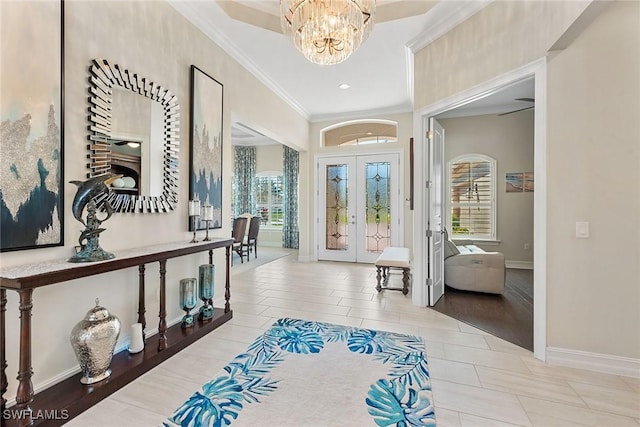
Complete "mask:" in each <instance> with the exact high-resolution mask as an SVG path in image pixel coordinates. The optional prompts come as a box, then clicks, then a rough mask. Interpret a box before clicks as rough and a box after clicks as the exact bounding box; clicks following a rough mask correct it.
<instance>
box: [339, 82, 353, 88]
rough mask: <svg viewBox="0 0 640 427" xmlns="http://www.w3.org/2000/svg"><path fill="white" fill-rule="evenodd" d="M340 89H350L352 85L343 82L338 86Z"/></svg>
mask: <svg viewBox="0 0 640 427" xmlns="http://www.w3.org/2000/svg"><path fill="white" fill-rule="evenodd" d="M338 87H339V88H340V89H349V88H350V87H351V86H350V85H348V84H346V83H342V84H341V85H340V86H338Z"/></svg>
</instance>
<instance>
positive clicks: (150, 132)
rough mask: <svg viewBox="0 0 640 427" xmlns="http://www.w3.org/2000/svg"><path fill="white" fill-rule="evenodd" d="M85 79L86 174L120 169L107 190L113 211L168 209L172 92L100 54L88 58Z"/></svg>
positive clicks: (175, 128)
mask: <svg viewBox="0 0 640 427" xmlns="http://www.w3.org/2000/svg"><path fill="white" fill-rule="evenodd" d="M89 85H90V87H89V95H90V97H89V104H90V106H89V122H90V126H89V146H88V149H89V156H88V157H89V163H88V165H87V167H88V168H89V172H88V173H87V177H88V178H93V177H95V176H99V175H104V174H107V173H117V174H122V175H123V178H122V179H121V180H116V181H115V182H113V183H112V189H113V191H112V192H111V193H110V194H109V195H108V196H107V197H108V200H109V202H110V203H111V206H113V208H114V210H115V211H116V212H140V213H142V212H168V211H170V210H173V209H174V208H175V204H176V203H177V201H178V172H179V171H178V152H179V148H178V144H179V136H180V123H179V122H180V112H179V110H180V106H179V105H178V98H177V97H176V96H175V95H174V94H172V93H171V92H170V91H169V90H167V89H165V88H164V87H162V86H161V85H159V84H157V83H154V82H152V81H150V80H149V79H147V78H144V77H140V76H139V75H138V74H134V73H132V72H131V71H129V70H126V69H123V68H121V67H120V66H118V65H117V64H113V65H112V64H110V63H109V62H108V61H106V60H104V59H94V60H93V61H92V64H91V66H90V67H89ZM101 201H102V200H97V202H101Z"/></svg>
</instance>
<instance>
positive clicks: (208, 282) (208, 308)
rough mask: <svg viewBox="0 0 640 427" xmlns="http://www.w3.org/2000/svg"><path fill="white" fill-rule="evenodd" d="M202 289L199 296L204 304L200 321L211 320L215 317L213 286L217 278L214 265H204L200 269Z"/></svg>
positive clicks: (199, 290)
mask: <svg viewBox="0 0 640 427" xmlns="http://www.w3.org/2000/svg"><path fill="white" fill-rule="evenodd" d="M198 270H199V271H198V273H199V275H198V276H199V279H200V287H199V289H198V296H199V297H200V299H201V300H202V302H203V303H204V304H203V306H202V307H200V312H199V313H198V319H200V320H209V319H211V318H212V317H213V286H214V281H215V277H216V266H215V265H213V264H202V265H201V266H200V267H199V268H198Z"/></svg>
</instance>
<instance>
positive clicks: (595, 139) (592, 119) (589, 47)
mask: <svg viewBox="0 0 640 427" xmlns="http://www.w3.org/2000/svg"><path fill="white" fill-rule="evenodd" d="M548 116H549V118H548V129H547V133H548V138H549V139H548V153H547V154H548V182H549V185H548V200H547V203H548V206H547V208H548V218H547V222H548V234H547V238H548V242H549V243H548V245H549V247H548V256H547V263H548V264H547V266H548V267H547V268H548V286H547V295H548V298H547V307H548V316H547V318H548V325H549V328H548V330H549V337H548V340H549V345H550V346H555V347H563V348H572V349H579V350H585V351H592V352H596V353H605V354H614V355H617V356H625V357H632V358H636V359H637V358H640V329H639V328H640V249H639V248H640V245H639V244H638V242H640V221H639V220H640V190H638V189H639V188H640V3H639V2H637V1H634V2H625V1H620V2H615V3H613V4H612V5H611V6H610V7H609V8H608V9H606V10H605V11H604V12H603V14H602V15H601V16H600V17H599V18H598V19H597V20H596V21H595V22H594V23H593V24H592V25H591V26H590V27H588V28H587V29H586V30H585V31H584V33H583V34H582V35H581V36H580V37H579V38H578V39H576V40H575V42H574V43H573V44H572V45H571V46H569V47H568V48H567V49H565V50H564V51H562V52H559V53H558V54H557V55H555V56H554V57H552V58H550V59H549V64H548ZM576 221H589V223H590V231H591V237H590V238H589V239H576V238H575V231H574V230H575V222H576Z"/></svg>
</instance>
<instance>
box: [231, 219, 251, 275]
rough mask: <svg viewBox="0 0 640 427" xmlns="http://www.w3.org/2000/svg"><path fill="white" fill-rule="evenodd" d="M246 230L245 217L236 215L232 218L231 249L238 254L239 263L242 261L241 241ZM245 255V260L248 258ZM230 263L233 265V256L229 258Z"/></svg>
mask: <svg viewBox="0 0 640 427" xmlns="http://www.w3.org/2000/svg"><path fill="white" fill-rule="evenodd" d="M246 232H247V218H244V217H238V218H234V219H233V228H232V230H231V237H233V244H232V245H231V249H232V250H233V251H234V252H235V253H237V254H238V255H240V263H244V260H243V258H244V257H243V252H242V249H243V247H242V243H243V242H244V236H245V233H246ZM248 258H249V257H248V256H247V260H248ZM231 265H233V257H232V258H231Z"/></svg>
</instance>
